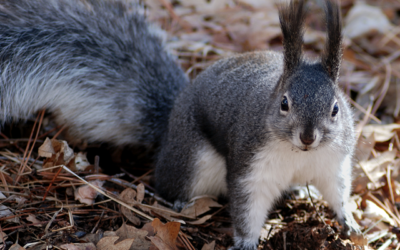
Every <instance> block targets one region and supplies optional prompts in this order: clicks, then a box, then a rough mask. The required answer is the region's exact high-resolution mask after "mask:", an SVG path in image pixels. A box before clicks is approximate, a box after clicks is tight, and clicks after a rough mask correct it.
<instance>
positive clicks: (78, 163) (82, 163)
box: [75, 152, 90, 171]
mask: <svg viewBox="0 0 400 250" xmlns="http://www.w3.org/2000/svg"><path fill="white" fill-rule="evenodd" d="M88 166H90V163H89V161H88V159H87V157H86V153H82V152H79V153H78V154H76V156H75V167H76V170H78V171H84V170H86V168H87V167H88Z"/></svg>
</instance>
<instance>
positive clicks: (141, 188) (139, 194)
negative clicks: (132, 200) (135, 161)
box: [136, 183, 144, 203]
mask: <svg viewBox="0 0 400 250" xmlns="http://www.w3.org/2000/svg"><path fill="white" fill-rule="evenodd" d="M136 190H137V196H136V200H137V202H139V203H142V201H143V199H144V185H143V183H140V184H139V185H137V188H136Z"/></svg>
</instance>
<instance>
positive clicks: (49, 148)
mask: <svg viewBox="0 0 400 250" xmlns="http://www.w3.org/2000/svg"><path fill="white" fill-rule="evenodd" d="M55 153H56V151H55V150H54V148H53V145H52V143H51V140H50V139H49V138H48V137H46V140H44V142H43V144H42V145H41V146H40V147H39V156H40V157H46V158H50V157H52V156H53V155H54V154H55Z"/></svg>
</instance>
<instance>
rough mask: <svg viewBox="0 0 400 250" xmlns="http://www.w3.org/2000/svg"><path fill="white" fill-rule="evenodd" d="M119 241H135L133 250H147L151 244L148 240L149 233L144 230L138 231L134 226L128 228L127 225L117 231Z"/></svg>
mask: <svg viewBox="0 0 400 250" xmlns="http://www.w3.org/2000/svg"><path fill="white" fill-rule="evenodd" d="M116 234H117V236H119V240H118V241H120V240H125V239H134V242H133V243H132V246H131V248H130V249H131V250H147V249H149V247H150V245H151V242H150V241H148V240H146V236H148V232H147V231H146V230H143V229H137V228H135V227H133V226H128V225H126V224H125V223H124V224H122V226H121V227H120V228H119V229H118V230H117V231H116Z"/></svg>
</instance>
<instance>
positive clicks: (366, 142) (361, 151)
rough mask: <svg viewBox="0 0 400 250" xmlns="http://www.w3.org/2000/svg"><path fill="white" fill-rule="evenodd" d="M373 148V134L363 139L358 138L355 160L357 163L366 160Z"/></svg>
mask: <svg viewBox="0 0 400 250" xmlns="http://www.w3.org/2000/svg"><path fill="white" fill-rule="evenodd" d="M374 146H375V138H374V134H372V133H371V134H370V136H369V137H366V138H364V137H363V136H360V139H359V140H358V144H357V150H356V157H355V158H356V159H357V160H358V161H366V160H368V159H369V156H370V155H371V151H372V149H373V148H374Z"/></svg>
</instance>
